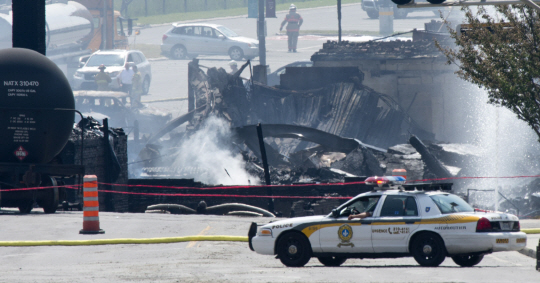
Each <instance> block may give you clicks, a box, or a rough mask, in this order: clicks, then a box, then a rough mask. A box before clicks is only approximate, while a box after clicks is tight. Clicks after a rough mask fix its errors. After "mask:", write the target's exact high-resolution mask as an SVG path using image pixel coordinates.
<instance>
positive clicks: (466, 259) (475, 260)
mask: <svg viewBox="0 0 540 283" xmlns="http://www.w3.org/2000/svg"><path fill="white" fill-rule="evenodd" d="M483 258H484V255H457V256H453V257H452V260H453V261H454V262H455V263H456V264H457V265H459V266H461V267H471V266H475V265H477V264H479V263H480V262H481V261H482V259H483Z"/></svg>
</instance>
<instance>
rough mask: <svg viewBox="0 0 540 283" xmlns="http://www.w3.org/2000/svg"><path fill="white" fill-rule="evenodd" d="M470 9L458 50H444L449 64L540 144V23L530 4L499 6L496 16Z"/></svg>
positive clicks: (454, 34) (457, 37)
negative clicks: (528, 129)
mask: <svg viewBox="0 0 540 283" xmlns="http://www.w3.org/2000/svg"><path fill="white" fill-rule="evenodd" d="M463 10H464V11H465V23H466V24H468V25H469V29H468V30H467V31H466V32H465V33H461V35H458V32H457V31H456V30H453V29H450V35H451V37H452V38H453V39H454V41H455V44H456V47H455V48H452V47H443V46H442V45H440V44H437V46H438V47H439V49H441V51H443V52H444V54H445V55H446V57H447V60H448V63H449V64H452V63H454V64H457V65H458V66H459V70H458V71H457V72H456V73H457V74H458V76H459V77H461V78H462V79H464V80H466V81H469V82H471V83H474V84H476V85H478V86H480V87H482V88H484V89H486V90H487V92H488V95H489V102H490V103H492V104H495V105H501V106H504V107H507V108H509V109H510V110H511V111H512V112H514V113H515V114H516V115H517V116H518V118H519V119H521V120H523V121H525V122H527V124H528V125H529V126H530V127H531V128H532V129H533V130H534V131H535V133H536V135H537V136H538V138H539V140H540V51H539V48H540V19H539V14H538V12H537V11H536V10H534V9H532V8H530V7H528V6H525V5H505V6H496V7H495V10H496V15H490V14H489V13H488V11H487V10H486V9H484V8H483V7H479V8H478V10H477V11H476V12H473V11H471V10H470V9H469V8H463Z"/></svg>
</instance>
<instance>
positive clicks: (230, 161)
mask: <svg viewBox="0 0 540 283" xmlns="http://www.w3.org/2000/svg"><path fill="white" fill-rule="evenodd" d="M244 164H245V162H244V160H243V159H242V155H241V154H239V153H234V152H233V150H232V133H231V130H230V127H229V125H228V123H227V122H226V121H224V120H223V119H220V118H217V117H215V116H211V117H209V118H208V119H206V120H205V122H204V125H203V126H202V127H201V129H199V130H198V131H197V132H196V133H195V134H194V135H192V136H191V137H189V138H188V139H187V140H186V141H184V142H183V143H182V145H180V147H179V149H178V157H177V158H176V160H175V162H174V164H173V166H175V167H177V168H188V167H196V168H200V169H201V170H203V171H206V172H207V173H206V174H196V175H195V176H191V177H192V178H194V179H195V181H199V182H203V183H205V184H223V185H249V184H258V178H257V177H255V176H252V175H250V174H249V173H248V172H247V171H246V170H245V166H244Z"/></svg>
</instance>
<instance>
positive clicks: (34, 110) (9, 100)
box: [0, 48, 75, 163]
mask: <svg viewBox="0 0 540 283" xmlns="http://www.w3.org/2000/svg"><path fill="white" fill-rule="evenodd" d="M0 74H2V76H0V136H1V137H2V139H0V162H22V163H47V162H49V161H51V160H52V159H53V158H54V157H55V156H56V155H57V154H58V153H59V152H60V151H61V150H62V149H63V148H64V146H65V145H66V143H67V141H68V139H69V136H70V134H71V131H72V129H73V122H74V117H75V116H74V115H75V113H74V111H72V110H60V109H75V99H74V98H73V92H72V90H71V87H70V85H69V83H68V80H67V79H66V77H65V76H64V74H63V73H62V71H61V70H60V68H58V66H56V64H55V63H53V62H52V61H51V60H50V59H48V58H47V57H45V56H43V55H42V54H40V53H38V52H36V51H33V50H29V49H23V48H9V49H3V50H0Z"/></svg>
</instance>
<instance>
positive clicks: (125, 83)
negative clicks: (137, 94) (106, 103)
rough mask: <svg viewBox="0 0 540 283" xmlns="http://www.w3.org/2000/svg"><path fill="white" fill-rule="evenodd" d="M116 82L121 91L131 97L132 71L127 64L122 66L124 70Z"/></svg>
mask: <svg viewBox="0 0 540 283" xmlns="http://www.w3.org/2000/svg"><path fill="white" fill-rule="evenodd" d="M118 80H119V83H120V87H121V88H122V91H123V92H125V93H127V94H128V95H131V87H132V84H133V70H132V69H131V68H130V64H129V63H126V65H125V66H124V69H123V70H122V72H121V73H120V76H118Z"/></svg>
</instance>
